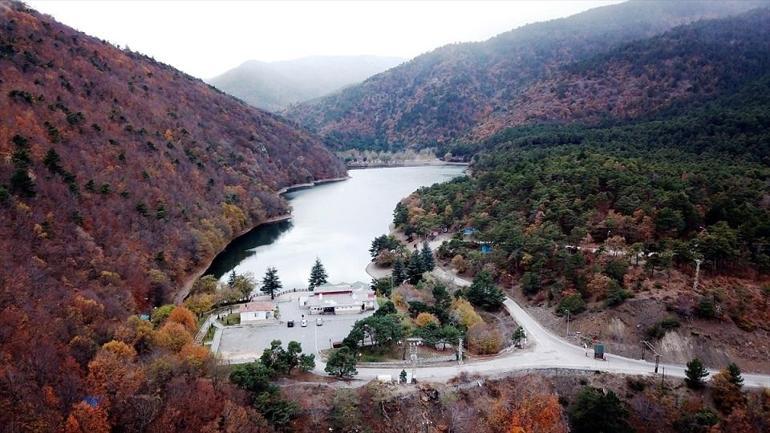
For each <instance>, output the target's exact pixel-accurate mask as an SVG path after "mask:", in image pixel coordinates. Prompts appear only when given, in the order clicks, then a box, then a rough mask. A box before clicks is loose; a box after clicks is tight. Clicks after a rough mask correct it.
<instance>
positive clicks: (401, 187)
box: [208, 166, 465, 288]
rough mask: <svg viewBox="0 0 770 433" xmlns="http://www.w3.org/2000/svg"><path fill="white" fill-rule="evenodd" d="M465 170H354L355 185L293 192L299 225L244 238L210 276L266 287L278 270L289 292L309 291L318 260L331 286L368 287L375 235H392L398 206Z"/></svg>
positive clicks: (258, 231) (290, 196)
mask: <svg viewBox="0 0 770 433" xmlns="http://www.w3.org/2000/svg"><path fill="white" fill-rule="evenodd" d="M464 169H465V167H458V166H426V167H398V168H372V169H366V170H351V171H350V172H349V174H350V177H351V178H350V179H348V180H346V181H342V182H335V183H329V184H324V185H319V186H316V187H313V188H309V189H304V190H299V191H294V192H290V193H288V194H286V198H287V199H289V201H290V203H291V205H292V207H293V212H292V215H293V218H292V220H291V221H287V222H281V223H275V224H270V225H266V226H262V227H259V228H257V229H255V230H252V231H251V232H250V233H248V234H246V235H244V236H242V237H240V238H238V239H237V240H235V241H234V242H233V243H232V244H230V245H229V246H228V247H227V249H226V250H225V251H224V252H222V254H220V255H219V256H218V257H217V258H216V259H215V260H214V263H212V265H211V268H209V272H208V273H211V274H214V275H215V276H216V277H218V278H222V279H226V278H227V274H229V273H230V271H231V270H233V269H235V271H236V272H237V273H239V274H240V273H246V272H251V273H252V274H253V275H254V276H255V277H256V278H257V280H259V281H261V279H262V276H263V275H264V273H265V269H267V268H268V267H270V266H274V267H276V268H277V269H278V275H279V276H280V278H281V282H282V283H283V286H284V287H285V288H295V287H296V288H303V287H307V279H308V277H309V275H310V268H311V267H312V266H313V262H314V261H315V258H316V257H318V258H320V259H321V261H322V262H323V264H324V266H325V267H326V272H327V273H328V274H329V281H330V282H333V283H338V282H355V281H364V282H368V281H369V280H370V279H371V278H370V277H369V276H368V275H367V274H366V271H365V268H366V265H367V264H368V263H369V246H370V245H371V242H372V239H373V238H374V237H375V236H379V235H381V234H384V233H387V232H388V225H389V224H390V223H391V222H392V219H393V208H394V207H395V205H396V203H397V202H398V201H399V200H401V199H402V198H404V197H406V196H407V195H409V194H410V193H411V192H413V191H414V190H416V189H418V188H420V187H422V186H429V185H432V184H434V183H437V182H445V181H448V180H450V179H452V178H454V177H457V176H461V175H462V173H463V170H464Z"/></svg>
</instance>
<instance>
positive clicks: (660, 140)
mask: <svg viewBox="0 0 770 433" xmlns="http://www.w3.org/2000/svg"><path fill="white" fill-rule="evenodd" d="M768 89H770V76H767V75H765V76H763V77H761V78H759V79H757V80H755V81H751V82H749V83H746V84H744V85H743V86H740V87H738V88H736V89H734V91H735V93H734V94H731V95H726V96H723V97H720V98H716V99H713V100H711V101H709V102H707V103H701V104H694V105H690V106H688V107H686V108H685V107H676V108H672V109H671V110H669V111H668V112H666V113H663V114H660V115H658V116H655V117H653V118H650V119H645V120H641V121H635V122H626V123H623V124H620V125H615V126H595V127H590V126H580V125H571V126H559V125H550V126H549V125H540V126H528V127H518V128H512V129H509V130H506V131H504V132H503V133H500V134H498V135H497V136H495V137H493V139H490V140H488V141H487V142H486V143H485V147H484V150H483V151H482V153H481V154H480V155H478V157H477V158H476V160H475V163H474V164H473V165H472V167H473V177H469V178H463V179H459V180H455V181H453V182H449V183H446V184H442V185H437V186H434V187H431V188H426V189H423V190H420V191H418V192H417V193H415V194H414V195H412V196H411V197H409V198H408V199H407V200H406V201H405V202H404V204H403V205H401V206H400V207H401V208H402V209H403V210H402V211H401V213H400V215H401V217H400V218H399V219H398V223H399V226H400V227H401V229H402V230H404V231H406V232H416V233H423V234H425V233H430V232H431V231H432V230H438V229H441V228H442V227H450V228H452V229H453V230H460V229H462V228H463V227H473V228H475V229H477V230H478V233H476V234H475V235H474V236H473V238H472V239H471V240H468V239H465V240H462V239H457V240H454V241H452V242H449V243H447V244H446V245H445V246H444V247H442V248H441V249H440V250H439V252H440V255H441V256H442V258H443V259H444V260H447V261H448V260H450V259H451V260H452V263H453V266H455V267H457V268H458V269H460V270H461V271H463V272H468V273H470V274H474V273H476V272H479V271H480V270H482V269H486V270H488V271H490V272H492V273H493V274H494V275H496V276H497V277H498V278H499V281H500V282H501V283H503V284H504V285H505V286H508V287H509V288H511V289H513V291H514V292H516V293H520V294H523V295H524V296H526V297H527V298H529V299H530V301H531V302H532V303H534V304H537V305H546V306H547V307H548V308H549V309H551V311H553V312H555V313H557V314H565V313H566V312H567V311H569V312H570V313H571V314H573V315H576V314H578V313H580V312H582V311H585V310H586V308H589V309H590V310H591V311H593V313H592V315H596V314H599V312H602V311H604V312H606V316H600V317H605V319H603V325H602V326H604V328H602V327H601V326H600V327H599V328H596V329H595V331H596V332H597V334H596V335H599V336H601V337H603V338H609V334H607V332H608V331H607V329H606V326H607V324H608V323H609V322H610V320H611V319H612V318H613V317H615V318H620V319H621V320H622V321H624V322H626V323H627V322H628V321H631V322H632V323H637V324H639V326H637V329H636V331H633V330H629V331H628V334H627V337H617V338H618V343H623V344H625V343H628V344H633V345H635V344H637V342H638V341H639V339H640V338H645V337H647V338H662V337H663V336H664V335H665V334H666V332H667V331H668V330H671V329H673V328H666V329H660V326H661V325H660V322H659V321H662V320H664V319H666V317H667V316H668V315H672V316H673V317H674V318H675V321H676V323H677V326H678V323H679V322H678V320H683V321H684V320H689V321H691V320H693V319H698V320H700V322H690V323H696V327H700V329H703V327H706V328H708V327H709V326H711V325H710V324H711V323H723V324H732V325H734V326H735V327H730V326H723V327H721V328H720V332H719V334H712V335H711V336H709V337H708V339H704V337H703V336H701V337H692V338H695V339H696V340H697V341H700V346H698V347H696V348H695V349H693V350H696V352H695V353H696V354H697V355H698V356H702V357H704V358H706V359H711V360H713V361H714V362H717V361H719V362H721V361H722V359H714V358H713V356H714V355H713V353H711V354H710V352H709V351H711V350H712V349H714V350H716V351H720V350H721V352H720V353H723V354H724V355H721V356H727V357H733V358H734V359H743V360H745V362H749V363H750V362H754V363H755V364H753V365H757V366H758V367H760V368H761V366H762V365H763V362H764V361H763V359H765V358H764V355H762V353H763V349H761V348H762V347H766V346H765V344H766V342H764V340H762V337H761V336H762V335H765V333H766V332H767V331H768V323H770V308H768V301H767V300H768V297H770V284H768V274H769V273H770V183H768V181H769V180H770V169H769V168H768V163H770V161H769V160H768V155H770V149H769V148H768V143H770V136H769V135H768V134H770V117H768V113H770V91H769V90H768ZM479 242H488V243H489V245H491V249H492V252H491V253H489V254H483V253H482V252H480V251H478V243H479ZM458 257H459V258H458ZM696 259H699V260H702V265H701V282H700V285H699V286H698V288H697V290H696V291H695V292H693V291H692V290H691V288H692V285H693V284H694V283H693V278H694V274H695V260H696ZM630 298H634V299H633V301H628V302H631V303H632V305H631V306H629V307H628V308H623V312H622V313H621V312H620V311H619V310H618V311H617V312H615V313H613V311H616V310H615V309H617V308H618V306H619V305H623V304H624V302H625V301H626V300H627V299H630ZM646 301H654V302H646ZM601 314H604V313H601ZM585 320H586V321H590V316H589V317H586V318H585ZM668 323H673V322H668ZM656 326H657V327H658V328H656ZM588 327H589V325H586V326H585V328H583V329H584V331H587V330H588V329H587V328H588ZM648 330H650V331H649V332H650V334H645V332H648ZM656 330H657V331H656ZM632 335H633V336H632ZM693 335H701V334H696V333H693ZM727 336H732V337H729V338H728V337H727ZM755 337H756V338H757V339H758V340H757V341H755V343H757V345H758V347H759V349H758V350H753V349H749V350H743V348H744V345H743V343H741V344H740V346H737V345H733V343H734V342H735V341H743V342H745V341H746V340H752V339H753V338H755ZM730 340H732V341H730ZM706 341H708V344H706V343H705V342H706ZM619 346H620V344H619V345H618V346H615V347H616V348H617V347H619ZM696 346H697V345H696ZM632 347H633V346H632ZM631 350H633V349H631ZM697 351H700V352H697ZM669 356H679V355H677V354H674V355H670V354H669Z"/></svg>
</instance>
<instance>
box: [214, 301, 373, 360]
mask: <svg viewBox="0 0 770 433" xmlns="http://www.w3.org/2000/svg"><path fill="white" fill-rule="evenodd" d="M298 295H299V294H287V295H285V299H280V300H278V299H276V301H277V305H278V309H279V312H280V319H279V321H278V322H271V323H269V324H268V323H265V324H256V325H239V326H228V327H225V328H224V329H223V330H222V336H221V340H220V343H219V350H218V353H219V354H220V356H222V358H223V359H226V360H232V361H236V360H237V361H245V360H253V359H257V358H259V357H260V355H262V351H263V350H264V349H265V348H267V347H269V346H270V342H271V341H273V340H281V342H282V343H283V344H284V346H285V345H286V344H287V343H288V342H289V341H297V342H299V343H300V344H301V345H302V351H303V352H305V353H316V352H317V351H319V350H324V349H328V348H330V347H331V345H332V343H333V342H339V341H342V339H343V338H345V337H347V335H348V333H349V332H350V330H351V329H352V328H353V324H354V323H355V322H356V320H361V319H363V318H365V317H367V316H369V315H371V314H372V313H373V312H372V311H367V312H365V313H361V314H345V315H308V314H306V310H301V309H300V308H299V304H298V302H297V298H298ZM302 314H305V318H306V319H307V327H305V328H303V327H302V326H301V320H302ZM319 317H320V318H322V320H323V325H322V326H317V325H316V319H317V318H319ZM289 320H294V327H293V328H289V327H287V326H286V322H287V321H289Z"/></svg>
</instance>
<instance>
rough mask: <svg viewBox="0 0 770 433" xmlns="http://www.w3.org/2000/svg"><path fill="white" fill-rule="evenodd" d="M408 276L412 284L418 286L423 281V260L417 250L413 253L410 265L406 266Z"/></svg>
mask: <svg viewBox="0 0 770 433" xmlns="http://www.w3.org/2000/svg"><path fill="white" fill-rule="evenodd" d="M406 276H407V278H408V279H409V282H410V283H411V284H417V283H419V282H420V280H421V279H422V259H421V258H420V253H419V252H417V250H414V251H412V255H411V256H410V257H409V264H408V265H407V266H406Z"/></svg>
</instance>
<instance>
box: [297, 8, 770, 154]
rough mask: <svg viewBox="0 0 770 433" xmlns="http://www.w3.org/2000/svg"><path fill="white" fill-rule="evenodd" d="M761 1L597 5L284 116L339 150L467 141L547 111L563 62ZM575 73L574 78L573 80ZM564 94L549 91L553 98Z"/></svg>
mask: <svg viewBox="0 0 770 433" xmlns="http://www.w3.org/2000/svg"><path fill="white" fill-rule="evenodd" d="M763 4H765V5H766V4H767V3H766V2H698V1H677V2H650V1H631V2H627V3H622V4H619V5H613V6H606V7H600V8H596V9H592V10H589V11H587V12H583V13H581V14H577V15H574V16H572V17H568V18H564V19H558V20H553V21H548V22H544V23H537V24H531V25H527V26H524V27H521V28H518V29H516V30H513V31H510V32H507V33H504V34H501V35H499V36H497V37H494V38H492V39H490V40H488V41H485V42H479V43H462V44H453V45H448V46H445V47H442V48H439V49H436V50H434V51H432V52H430V53H427V54H424V55H421V56H419V57H417V58H415V59H413V60H411V61H409V62H407V63H404V64H403V65H400V66H398V67H396V68H393V69H390V70H388V71H386V72H384V73H382V74H378V75H376V76H374V77H372V78H370V79H368V80H367V81H365V82H364V83H362V84H359V85H356V86H352V87H349V88H347V89H345V90H343V91H341V92H339V93H336V94H333V95H330V96H327V97H324V98H320V99H318V100H314V101H309V102H306V103H303V104H299V105H297V106H294V107H291V108H290V109H288V110H287V111H286V112H285V114H286V115H287V116H288V117H290V118H292V119H295V120H297V121H298V122H300V123H302V124H304V125H306V126H308V127H309V128H311V129H313V130H315V131H317V132H319V133H320V134H322V135H323V136H324V137H325V138H326V140H327V143H328V144H330V145H332V146H333V147H337V148H351V147H358V148H402V147H425V146H434V145H440V144H446V143H450V142H453V141H458V140H460V141H475V140H478V139H480V138H484V137H488V136H490V135H492V134H494V133H495V132H497V131H499V130H500V129H502V128H504V127H505V126H511V125H510V124H511V123H512V122H513V123H514V124H515V123H516V122H518V121H519V120H521V116H523V115H524V114H522V113H520V112H519V110H520V108H522V107H525V106H528V105H532V107H530V108H527V110H528V112H529V114H526V116H528V118H530V117H531V118H532V119H534V118H536V117H538V116H539V114H538V113H539V112H540V111H543V110H553V109H554V108H552V107H540V108H535V107H534V105H537V104H539V103H543V101H541V99H543V98H544V97H545V96H544V92H552V89H551V87H550V86H549V84H551V81H553V80H556V79H558V77H559V76H563V74H564V67H566V66H567V65H572V64H579V63H580V62H582V61H586V60H588V59H592V58H595V57H596V56H598V55H600V54H602V53H606V52H609V51H611V50H612V49H614V48H617V47H620V46H623V45H625V44H628V43H630V42H633V41H637V40H642V39H646V38H649V37H652V36H655V35H659V34H661V33H663V32H665V31H667V30H670V29H672V28H674V27H676V26H679V25H682V24H686V23H690V22H693V21H697V20H700V19H707V18H718V17H724V16H728V15H732V14H737V13H741V12H744V11H747V10H749V9H751V8H754V7H756V6H758V5H763ZM680 48H682V47H680ZM618 76H619V75H618ZM581 79H582V78H581V77H580V76H579V75H577V76H573V78H572V81H571V83H572V84H576V83H577V81H579V80H581ZM549 80H551V81H549ZM536 84H537V85H540V86H541V88H540V89H538V88H535V87H534V86H536ZM567 84H568V83H567V82H566V81H565V85H567ZM616 84H617V83H616ZM679 84H680V85H681V84H682V83H679ZM644 90H646V89H644ZM680 90H681V89H680ZM565 91H566V89H561V88H560V89H556V92H557V94H559V95H561V94H562V93H564V92H565ZM661 98H662V99H664V100H669V99H675V98H673V97H661ZM546 105H547V104H546ZM640 109H641V108H640ZM525 111H526V110H525ZM615 111H616V112H617V113H620V114H623V115H627V114H632V113H631V111H627V110H619V109H615ZM610 112H612V110H610ZM567 118H569V115H564V116H562V119H567ZM533 121H534V120H533Z"/></svg>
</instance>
